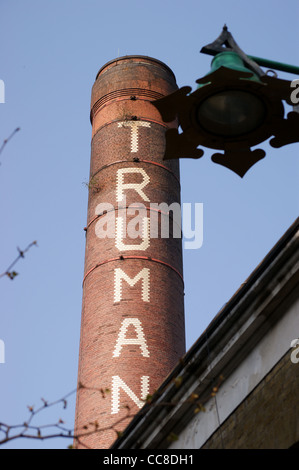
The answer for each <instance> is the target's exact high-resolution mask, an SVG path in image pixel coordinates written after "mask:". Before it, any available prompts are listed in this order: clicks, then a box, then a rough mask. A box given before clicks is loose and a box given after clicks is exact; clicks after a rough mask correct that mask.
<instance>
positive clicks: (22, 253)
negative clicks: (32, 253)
mask: <svg viewBox="0 0 299 470" xmlns="http://www.w3.org/2000/svg"><path fill="white" fill-rule="evenodd" d="M33 245H35V246H37V242H36V241H34V242H32V243H30V244H29V245H28V246H27V248H25V250H21V249H20V248H19V247H17V250H18V252H19V255H18V256H17V258H16V259H15V260H14V261H13V262H12V263H11V264H10V265H9V266H8V268H7V269H6V271H4V272H3V273H2V274H0V278H1V277H4V276H8V277H9V279H14V278H15V277H16V276H17V275H18V273H17V272H16V271H11V269H12V268H13V267H14V265H15V264H16V263H17V262H18V261H19V260H20V259H21V258H25V253H27V251H29V250H30V248H31V247H32V246H33Z"/></svg>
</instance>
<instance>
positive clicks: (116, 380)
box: [111, 375, 149, 414]
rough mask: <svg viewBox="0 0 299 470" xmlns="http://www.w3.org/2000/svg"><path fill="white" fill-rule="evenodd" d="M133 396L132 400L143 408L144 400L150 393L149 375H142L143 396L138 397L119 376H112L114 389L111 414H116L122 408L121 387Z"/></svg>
mask: <svg viewBox="0 0 299 470" xmlns="http://www.w3.org/2000/svg"><path fill="white" fill-rule="evenodd" d="M121 388H122V389H123V391H124V392H125V393H126V394H127V395H128V396H129V397H130V398H131V400H132V401H133V402H134V403H135V405H137V406H138V408H142V407H143V405H144V401H145V400H146V397H147V396H148V394H149V376H148V375H143V376H142V377H141V397H140V398H138V397H137V395H135V393H134V392H132V390H131V389H130V388H129V387H128V385H127V384H126V383H125V382H124V381H123V380H122V379H121V378H120V377H119V376H118V375H114V376H113V377H112V391H111V398H112V403H111V414H116V413H118V412H119V408H120V389H121Z"/></svg>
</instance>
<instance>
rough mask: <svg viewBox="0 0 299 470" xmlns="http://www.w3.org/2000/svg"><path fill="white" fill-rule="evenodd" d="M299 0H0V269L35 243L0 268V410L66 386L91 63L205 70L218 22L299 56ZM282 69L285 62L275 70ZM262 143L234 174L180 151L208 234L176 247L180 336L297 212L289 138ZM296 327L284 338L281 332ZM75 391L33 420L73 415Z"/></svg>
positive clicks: (82, 218)
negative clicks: (2, 355)
mask: <svg viewBox="0 0 299 470" xmlns="http://www.w3.org/2000/svg"><path fill="white" fill-rule="evenodd" d="M298 19H299V5H298V2H297V0H287V1H286V2H282V1H280V0H263V1H260V0H259V1H257V0H252V1H250V2H247V1H246V2H245V1H242V0H227V1H226V2H222V1H215V0H210V1H209V2H206V1H205V2H203V1H201V0H198V1H193V0H185V1H184V2H181V1H177V0H171V1H170V0H159V1H157V0H153V1H152V2H145V1H143V0H139V1H135V0H127V1H126V2H121V1H119V0H116V1H114V2H103V1H99V0H98V1H95V0H85V1H84V2H83V1H79V0H72V1H70V0H52V1H51V2H50V1H44V0H36V1H34V0H27V1H26V2H24V1H21V0H19V1H18V0H0V38H1V47H0V56H1V60H0V79H2V80H4V82H5V87H6V90H5V92H6V93H5V101H6V102H5V104H0V124H1V126H0V144H1V143H2V142H3V140H4V139H5V138H7V137H8V136H9V135H10V134H11V133H12V131H13V130H14V129H15V128H16V127H20V128H21V130H20V131H19V132H18V133H16V134H15V136H14V137H13V138H12V139H11V140H10V141H9V142H8V144H7V145H6V147H5V148H4V150H3V152H2V153H1V155H0V162H1V166H0V220H1V231H0V247H1V248H0V253H1V256H0V272H3V271H5V269H6V268H7V267H8V265H9V264H10V263H11V261H12V260H13V259H14V258H15V257H16V256H17V254H18V253H17V249H16V247H17V246H19V247H20V248H25V247H26V246H27V245H28V244H29V243H30V242H32V241H33V240H37V242H38V247H35V246H33V247H32V248H31V249H30V251H29V252H28V253H27V254H26V257H25V259H22V260H21V261H20V262H19V263H18V264H17V265H16V266H15V269H16V271H18V273H19V275H18V276H17V277H16V278H15V279H14V280H13V281H11V280H10V279H8V278H7V277H4V278H0V296H1V303H0V305H1V307H0V308H1V313H0V339H2V340H3V341H4V342H5V349H6V362H5V364H0V386H1V388H0V422H6V423H8V424H17V423H21V422H23V421H25V420H26V419H27V417H28V412H27V411H28V410H27V406H28V405H30V406H31V405H35V406H36V407H37V406H38V405H39V404H41V397H43V398H44V399H46V400H49V401H52V400H55V399H58V398H60V397H62V396H63V395H64V394H66V393H68V392H70V391H71V390H73V389H74V388H75V387H76V379H77V366H78V346H79V335H80V316H81V296H82V278H83V267H84V249H85V234H84V231H83V228H84V226H85V224H86V213H87V189H86V185H85V183H86V182H87V181H88V176H89V159H90V137H91V126H90V122H89V105H90V93H91V87H92V85H93V82H94V79H95V76H96V74H97V71H98V70H99V69H100V68H101V67H102V66H103V65H104V64H105V63H106V62H107V61H110V60H112V59H114V58H116V57H118V56H123V55H130V54H140V55H147V56H151V57H154V58H156V59H159V60H161V61H163V62H165V63H166V64H167V65H168V66H169V67H170V68H171V69H172V70H173V72H174V73H175V75H176V78H177V83H178V86H179V87H181V86H184V85H190V86H192V87H193V88H195V80H196V79H197V78H200V77H202V76H203V75H205V74H206V73H207V72H208V71H209V68H210V62H211V57H210V56H207V55H203V54H200V53H199V51H200V49H201V47H202V46H204V45H206V44H208V43H210V42H212V41H213V40H214V39H216V37H217V36H218V35H219V34H220V32H221V30H222V27H223V25H224V23H226V24H227V25H228V28H229V30H230V31H231V32H232V34H233V36H234V38H235V40H236V41H237V43H238V44H239V46H240V47H241V48H242V49H243V50H244V51H245V52H246V53H247V54H250V55H254V56H259V57H265V58H268V59H272V60H277V61H281V62H285V63H290V64H295V65H298V64H299V57H298V55H299V54H298V51H299V49H298V33H297V31H298ZM279 78H285V79H288V80H292V79H294V78H297V77H295V76H292V75H289V74H284V73H281V72H279ZM298 145H299V144H292V145H289V146H286V147H283V148H281V149H273V148H271V147H270V146H269V144H268V143H265V144H262V146H261V147H262V148H264V149H265V150H266V152H267V156H266V158H265V159H264V160H262V161H260V162H259V163H257V164H256V165H255V166H254V167H253V168H252V169H251V170H249V172H248V173H247V174H246V175H245V177H244V178H243V179H241V178H239V176H237V175H236V174H234V173H233V172H231V171H229V170H227V169H225V168H224V167H221V166H219V165H216V164H214V163H213V162H211V159H210V157H211V155H212V153H213V152H212V151H210V150H206V151H205V155H204V157H203V158H201V159H200V160H198V161H193V160H185V161H182V162H181V185H182V202H187V203H193V204H195V203H196V202H201V203H203V207H204V241H203V246H202V247H201V248H200V249H199V250H185V252H184V278H185V315H186V335H187V347H188V348H189V347H190V346H191V345H192V344H193V343H194V341H196V339H197V338H198V337H199V336H200V334H201V333H202V332H203V330H204V329H205V328H206V326H207V325H208V324H209V323H210V321H211V320H212V319H213V317H214V316H215V315H216V314H217V312H218V311H219V309H220V308H221V307H222V306H223V305H224V304H225V303H226V302H227V301H228V300H229V298H230V297H231V296H232V295H233V294H234V292H235V291H236V290H237V289H238V288H239V286H240V285H241V284H242V283H243V282H244V281H245V280H246V278H247V277H248V276H249V275H250V273H251V272H252V270H253V269H254V268H255V267H256V265H257V264H258V263H259V262H260V261H261V260H262V259H263V257H264V256H265V255H266V254H267V252H268V251H269V250H270V249H271V248H272V246H273V245H274V244H275V243H276V241H277V240H278V239H279V238H280V237H281V236H282V235H283V233H284V232H285V231H286V230H287V228H288V227H289V225H291V223H292V222H293V221H294V220H295V218H296V217H297V215H298V206H299V201H298V189H297V187H298V176H299V166H298V156H297V155H298V150H299V147H298ZM292 339H293V338H290V341H291V340H292ZM74 404H75V400H74V396H73V399H71V400H70V401H69V402H68V407H67V409H66V410H63V409H62V406H60V405H59V406H57V407H54V408H51V409H49V410H47V414H45V416H44V417H42V415H41V416H40V417H38V416H37V417H36V424H41V423H42V422H44V423H50V422H56V421H57V420H58V419H59V418H60V417H61V418H62V419H63V420H64V421H65V422H66V426H68V427H72V425H73V421H74ZM70 443H71V442H70V441H67V440H63V439H54V440H45V441H43V442H39V441H33V440H25V439H21V440H17V441H12V442H11V443H10V444H6V445H5V447H6V448H65V447H66V446H67V445H69V444H70Z"/></svg>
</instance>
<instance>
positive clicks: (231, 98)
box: [196, 90, 266, 138]
mask: <svg viewBox="0 0 299 470" xmlns="http://www.w3.org/2000/svg"><path fill="white" fill-rule="evenodd" d="M196 114H197V120H198V123H199V124H200V126H201V127H203V128H204V129H205V130H206V131H208V132H210V133H212V134H215V135H220V136H224V137H228V138H229V137H237V136H241V135H243V134H247V133H249V132H252V131H253V130H254V129H256V128H257V127H259V126H260V125H261V124H262V122H263V121H264V119H265V115H266V109H265V105H264V103H263V102H262V100H261V99H259V98H258V97H257V96H255V95H254V94H252V93H250V92H248V91H243V90H224V91H220V92H218V93H215V94H213V95H211V96H209V97H207V98H206V99H205V100H203V101H202V102H201V103H199V105H198V107H197V111H196Z"/></svg>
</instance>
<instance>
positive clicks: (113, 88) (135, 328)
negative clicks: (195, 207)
mask: <svg viewBox="0 0 299 470" xmlns="http://www.w3.org/2000/svg"><path fill="white" fill-rule="evenodd" d="M176 89H177V85H176V81H175V77H174V75H173V73H172V71H171V70H170V69H169V68H168V67H167V66H166V65H165V64H164V63H162V62H160V61H158V60H156V59H152V58H150V57H144V56H125V57H120V58H118V59H116V60H113V61H111V62H108V63H107V64H106V65H104V66H103V67H102V68H101V69H100V71H99V72H98V75H97V77H96V81H95V83H94V85H93V89H92V97H91V123H92V142H91V164H90V180H89V199H88V216H87V225H86V228H85V230H86V252H85V272H84V278H83V306H82V320H81V339H80V353H79V372H78V384H79V385H78V392H77V404H76V423H75V432H76V433H77V434H78V435H80V436H81V435H82V434H85V436H82V437H80V439H79V440H78V441H76V443H75V445H76V447H78V448H84V447H89V448H93V449H101V448H109V447H110V445H111V444H112V443H113V441H114V440H115V439H116V438H117V431H121V430H122V429H124V428H125V426H126V425H128V423H129V422H130V420H131V419H132V417H133V416H134V415H135V414H136V413H137V412H138V411H139V409H140V408H141V407H142V406H143V404H144V403H145V400H146V397H147V396H148V395H149V394H152V393H153V392H154V391H155V390H156V389H157V388H158V387H159V385H160V384H161V383H162V382H163V380H165V378H166V376H167V375H168V374H169V372H170V371H171V370H172V368H173V367H174V366H175V365H176V363H177V362H178V360H179V358H180V357H181V356H182V355H183V354H184V353H185V325H184V300H183V299H184V297H183V296H184V284H183V276H182V272H183V271H182V240H181V237H180V236H179V237H178V231H179V230H180V227H179V223H178V222H180V221H178V217H177V216H175V214H174V213H173V212H172V211H171V210H170V212H169V215H168V211H169V209H171V207H170V206H171V204H173V203H175V204H174V206H173V207H177V206H178V205H179V204H180V180H179V161H178V160H171V161H164V160H163V154H164V149H165V137H164V136H165V130H166V129H167V128H169V127H176V126H177V123H176V122H173V123H171V124H167V125H166V124H165V123H163V121H162V119H161V116H160V114H159V113H158V111H157V110H156V108H155V107H154V106H153V105H152V104H151V101H153V100H155V99H158V98H161V97H163V96H166V95H168V94H169V93H172V92H173V91H175V90H176ZM161 203H164V205H163V204H162V205H161V206H159V205H160V204H161ZM168 222H169V237H168V236H167V230H166V231H165V226H166V225H163V224H164V223H166V224H167V223H168ZM163 226H164V229H163ZM162 229H163V230H164V232H163V230H162ZM161 230H162V233H164V235H163V236H161ZM165 234H166V235H165ZM179 235H180V231H179ZM90 423H91V424H90ZM103 429H105V431H103Z"/></svg>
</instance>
